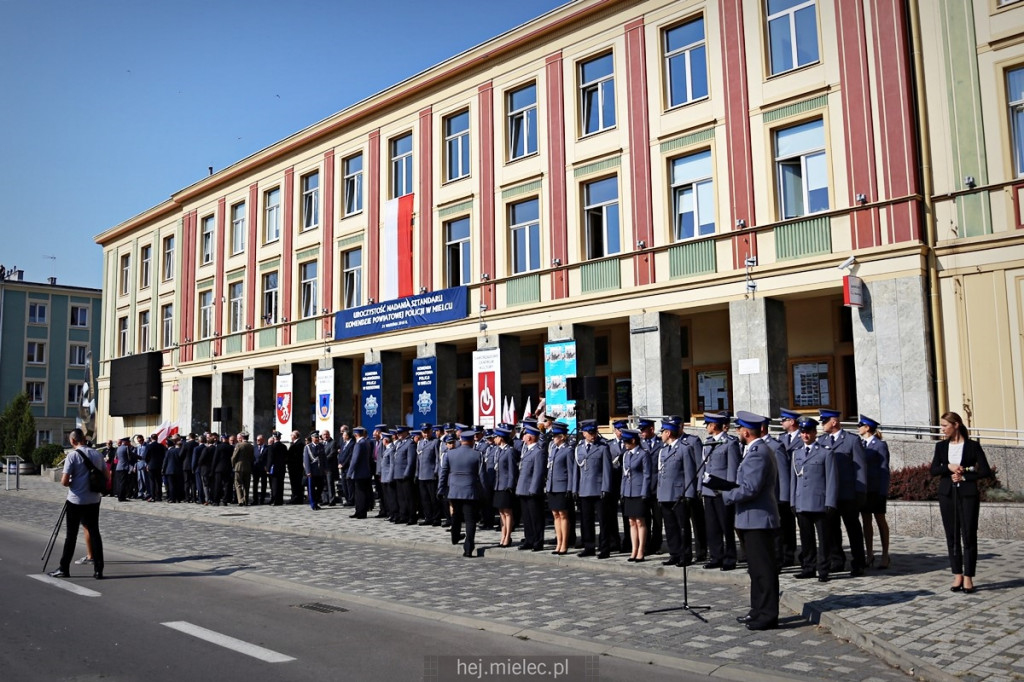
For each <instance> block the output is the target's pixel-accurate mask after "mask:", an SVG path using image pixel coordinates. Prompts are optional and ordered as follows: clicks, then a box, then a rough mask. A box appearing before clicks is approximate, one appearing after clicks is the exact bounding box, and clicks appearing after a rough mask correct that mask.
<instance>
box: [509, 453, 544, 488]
mask: <svg viewBox="0 0 1024 682" xmlns="http://www.w3.org/2000/svg"><path fill="white" fill-rule="evenodd" d="M544 457H545V455H544V450H543V449H542V448H541V446H540V445H539V444H537V443H534V444H533V445H531V446H529V447H527V446H526V445H523V459H522V461H521V462H520V464H519V481H518V482H517V483H516V495H519V496H522V497H527V496H530V495H540V494H541V493H542V492H544V472H545V471H546V467H545V465H546V464H547V461H546V460H545V459H544Z"/></svg>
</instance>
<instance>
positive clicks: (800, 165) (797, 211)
mask: <svg viewBox="0 0 1024 682" xmlns="http://www.w3.org/2000/svg"><path fill="white" fill-rule="evenodd" d="M775 167H776V172H777V182H778V186H779V209H780V212H781V213H782V219H783V220H785V219H787V218H797V217H799V216H802V215H807V214H808V213H817V212H818V211H827V210H828V168H827V166H826V164H825V126H824V124H823V123H822V121H821V120H820V119H819V120H817V121H810V122H808V123H802V124H800V125H797V126H793V127H792V128H783V129H782V130H779V131H777V132H776V133H775Z"/></svg>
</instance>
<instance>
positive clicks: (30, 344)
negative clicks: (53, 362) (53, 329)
mask: <svg viewBox="0 0 1024 682" xmlns="http://www.w3.org/2000/svg"><path fill="white" fill-rule="evenodd" d="M25 362H26V363H28V364H30V365H45V364H46V342H45V341H27V342H26V343H25Z"/></svg>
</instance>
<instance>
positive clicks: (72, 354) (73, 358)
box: [25, 341, 89, 367]
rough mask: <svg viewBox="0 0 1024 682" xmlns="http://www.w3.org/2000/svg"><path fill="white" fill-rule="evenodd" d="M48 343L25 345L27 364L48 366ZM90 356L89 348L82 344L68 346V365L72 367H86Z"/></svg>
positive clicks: (33, 342) (40, 342)
mask: <svg viewBox="0 0 1024 682" xmlns="http://www.w3.org/2000/svg"><path fill="white" fill-rule="evenodd" d="M46 345H47V344H46V342H45V341H29V342H28V343H26V344H25V362H27V363H28V364H30V365H44V364H46ZM88 354H89V346H87V345H86V344H81V343H72V344H71V345H69V346H68V365H70V366H71V367H85V365H86V358H87V356H88Z"/></svg>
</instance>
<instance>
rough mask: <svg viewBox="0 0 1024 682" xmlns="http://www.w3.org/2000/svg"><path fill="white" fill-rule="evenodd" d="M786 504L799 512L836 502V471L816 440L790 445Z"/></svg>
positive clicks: (821, 508)
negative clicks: (788, 489) (790, 455)
mask: <svg viewBox="0 0 1024 682" xmlns="http://www.w3.org/2000/svg"><path fill="white" fill-rule="evenodd" d="M789 481H790V495H791V498H790V504H791V505H792V506H793V511H795V512H797V513H798V514H800V513H822V512H824V511H825V510H826V508H827V507H831V508H833V509H834V508H835V506H836V504H837V502H838V501H839V470H838V468H837V467H836V465H835V459H834V458H833V457H832V455H831V453H829V451H828V450H826V449H825V448H823V447H821V445H819V444H818V443H817V442H814V443H811V445H810V446H801V447H797V448H793V465H792V474H791V475H790V479H789Z"/></svg>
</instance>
